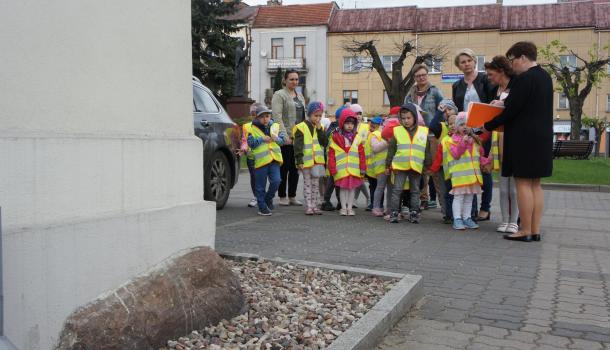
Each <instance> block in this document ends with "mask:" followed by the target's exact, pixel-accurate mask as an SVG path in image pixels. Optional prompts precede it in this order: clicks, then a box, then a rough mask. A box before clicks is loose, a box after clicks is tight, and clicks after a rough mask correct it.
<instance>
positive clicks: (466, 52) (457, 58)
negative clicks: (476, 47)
mask: <svg viewBox="0 0 610 350" xmlns="http://www.w3.org/2000/svg"><path fill="white" fill-rule="evenodd" d="M460 56H468V57H470V58H472V60H473V61H474V60H476V58H475V55H474V51H472V50H471V49H461V50H460V51H458V53H457V55H455V58H454V59H453V64H455V66H456V67H458V68H460Z"/></svg>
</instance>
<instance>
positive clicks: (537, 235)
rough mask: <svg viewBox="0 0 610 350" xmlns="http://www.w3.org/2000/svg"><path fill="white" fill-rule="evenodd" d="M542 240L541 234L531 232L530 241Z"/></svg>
mask: <svg viewBox="0 0 610 350" xmlns="http://www.w3.org/2000/svg"><path fill="white" fill-rule="evenodd" d="M541 240H542V235H541V234H539V233H538V234H532V241H534V242H540V241H541Z"/></svg>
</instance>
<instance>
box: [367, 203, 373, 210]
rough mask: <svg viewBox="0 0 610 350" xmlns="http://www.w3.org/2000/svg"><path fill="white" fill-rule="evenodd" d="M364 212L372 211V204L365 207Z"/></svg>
mask: <svg viewBox="0 0 610 350" xmlns="http://www.w3.org/2000/svg"><path fill="white" fill-rule="evenodd" d="M365 210H366V211H372V210H373V203H371V204H369V206H368V207H366V209H365Z"/></svg>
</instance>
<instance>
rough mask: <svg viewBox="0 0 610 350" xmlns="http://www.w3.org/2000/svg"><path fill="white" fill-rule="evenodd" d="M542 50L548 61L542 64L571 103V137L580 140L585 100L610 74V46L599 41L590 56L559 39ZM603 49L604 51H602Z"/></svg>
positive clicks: (543, 56) (542, 54) (541, 53)
mask: <svg viewBox="0 0 610 350" xmlns="http://www.w3.org/2000/svg"><path fill="white" fill-rule="evenodd" d="M539 51H540V55H541V56H542V58H543V59H544V60H545V61H546V62H544V63H541V65H542V67H544V69H546V71H547V72H548V73H549V74H550V75H551V76H552V77H553V78H554V79H555V81H557V84H558V85H559V86H558V87H557V89H556V91H558V92H562V93H564V94H565V96H566V98H567V99H568V103H569V105H570V106H569V107H570V125H571V126H570V127H571V131H570V138H571V139H572V140H578V138H579V134H580V128H581V125H582V114H583V111H582V107H583V105H584V103H585V100H586V98H587V96H589V93H591V90H592V89H593V88H594V87H595V88H597V87H599V84H600V83H601V81H602V80H603V79H605V78H607V77H608V74H607V73H606V69H607V68H606V67H607V65H608V63H609V62H610V47H609V46H606V47H604V48H603V49H600V48H599V47H598V46H597V44H594V45H592V47H591V49H590V50H589V52H588V56H589V58H588V59H585V58H583V57H581V56H579V55H577V54H576V53H575V52H574V51H573V50H570V49H568V47H567V46H566V45H564V44H562V43H561V42H560V41H559V40H553V41H551V43H550V44H548V45H546V46H545V47H543V48H541V49H539ZM604 51H605V52H606V53H605V54H603V52H604ZM602 54H603V55H602ZM566 57H575V59H576V63H575V64H574V63H573V62H572V63H570V62H569V60H567V59H566ZM562 58H563V60H562ZM583 84H584V85H583Z"/></svg>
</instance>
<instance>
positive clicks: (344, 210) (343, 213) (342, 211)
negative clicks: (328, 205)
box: [339, 208, 347, 216]
mask: <svg viewBox="0 0 610 350" xmlns="http://www.w3.org/2000/svg"><path fill="white" fill-rule="evenodd" d="M339 215H341V216H346V215H347V209H343V208H341V209H339Z"/></svg>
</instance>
